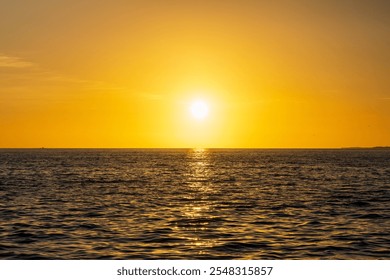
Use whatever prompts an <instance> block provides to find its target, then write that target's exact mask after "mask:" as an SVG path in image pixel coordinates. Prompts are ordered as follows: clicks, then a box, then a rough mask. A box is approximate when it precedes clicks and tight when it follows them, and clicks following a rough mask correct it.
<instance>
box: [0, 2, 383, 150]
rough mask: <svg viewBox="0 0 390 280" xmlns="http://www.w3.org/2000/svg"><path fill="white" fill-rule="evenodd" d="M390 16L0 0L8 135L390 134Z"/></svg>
mask: <svg viewBox="0 0 390 280" xmlns="http://www.w3.org/2000/svg"><path fill="white" fill-rule="evenodd" d="M389 15H390V2H389V1H379V0H371V1H369V0H367V1H358V0H356V1H347V0H339V1H335V0H331V1H299V0H297V1H287V0H286V1H278V0H276V1H261V0H253V1H251V0H246V1H245V0H240V1H228V0H224V1H222V0H207V1H206V0H197V1H195V0H194V1H190V0H187V1H180V0H165V1H162V0H160V1H157V0H154V1H151V0H139V1H138V0H133V1H132V0H129V1H125V0H113V1H103V0H55V1H54V0H36V1H29V0H24V1H23V0H1V1H0V131H1V137H0V147H119V148H120V147H210V148H211V147H215V148H223V147H238V148H240V147H243V148H305V147H306V148H314V147H323V148H330V147H345V146H386V145H390V78H389V73H390V51H389V50H390V16H389ZM195 101H201V102H203V103H204V104H206V105H207V107H208V114H207V116H205V117H204V118H202V119H198V118H195V117H194V116H193V115H191V109H190V107H191V104H193V102H195Z"/></svg>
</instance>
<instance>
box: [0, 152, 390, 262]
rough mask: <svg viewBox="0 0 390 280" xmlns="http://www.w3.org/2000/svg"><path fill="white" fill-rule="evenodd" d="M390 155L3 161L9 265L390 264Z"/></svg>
mask: <svg viewBox="0 0 390 280" xmlns="http://www.w3.org/2000/svg"><path fill="white" fill-rule="evenodd" d="M389 187H390V151H386V150H47V149H44V150H0V197H1V201H0V258H1V259H41V258H48V259H100V258H101V259H111V258H114V259H390V223H389V221H390V219H389V218H390V189H389Z"/></svg>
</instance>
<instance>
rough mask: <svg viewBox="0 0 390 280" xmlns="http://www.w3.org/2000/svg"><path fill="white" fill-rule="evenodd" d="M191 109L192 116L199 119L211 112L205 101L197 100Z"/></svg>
mask: <svg viewBox="0 0 390 280" xmlns="http://www.w3.org/2000/svg"><path fill="white" fill-rule="evenodd" d="M190 110H191V114H192V116H193V117H194V118H196V119H198V120H202V119H204V118H205V117H207V115H208V113H209V107H208V106H207V104H206V103H205V102H203V101H195V102H194V103H192V104H191V108H190Z"/></svg>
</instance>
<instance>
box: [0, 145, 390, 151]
mask: <svg viewBox="0 0 390 280" xmlns="http://www.w3.org/2000/svg"><path fill="white" fill-rule="evenodd" d="M0 149H1V150H7V149H10V150H11V149H21V150H22V149H29V150H50V149H51V150H66V149H68V150H71V149H75V150H77V149H79V150H81V149H84V150H88V149H90V150H97V149H106V150H109V149H111V150H115V149H117V150H120V149H122V150H125V149H127V150H131V149H133V150H137V149H138V150H140V149H143V150H147V149H150V150H156V149H175V150H195V149H210V150H229V149H231V150H234V149H241V150H343V149H390V146H366V147H363V146H356V147H44V146H43V147H0Z"/></svg>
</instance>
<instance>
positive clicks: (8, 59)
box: [0, 54, 34, 68]
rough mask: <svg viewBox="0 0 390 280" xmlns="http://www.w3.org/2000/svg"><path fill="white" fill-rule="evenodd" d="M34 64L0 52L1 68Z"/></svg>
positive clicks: (26, 66)
mask: <svg viewBox="0 0 390 280" xmlns="http://www.w3.org/2000/svg"><path fill="white" fill-rule="evenodd" d="M33 65H34V64H33V63H31V62H29V61H25V60H23V59H22V58H19V57H15V56H8V55H4V54H0V67H2V68H5V67H7V68H28V67H32V66H33Z"/></svg>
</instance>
